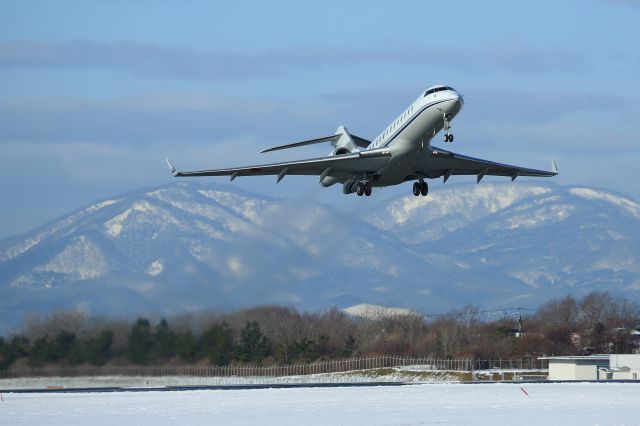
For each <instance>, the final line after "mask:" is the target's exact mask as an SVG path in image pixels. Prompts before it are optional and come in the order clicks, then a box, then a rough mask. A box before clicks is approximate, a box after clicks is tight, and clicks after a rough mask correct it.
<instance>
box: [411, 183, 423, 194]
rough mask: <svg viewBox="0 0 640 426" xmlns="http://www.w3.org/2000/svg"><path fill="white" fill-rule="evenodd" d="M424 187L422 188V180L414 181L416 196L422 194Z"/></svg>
mask: <svg viewBox="0 0 640 426" xmlns="http://www.w3.org/2000/svg"><path fill="white" fill-rule="evenodd" d="M421 190H422V188H420V182H414V183H413V195H415V196H416V197H417V196H418V195H420V192H421Z"/></svg>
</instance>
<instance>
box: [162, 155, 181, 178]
mask: <svg viewBox="0 0 640 426" xmlns="http://www.w3.org/2000/svg"><path fill="white" fill-rule="evenodd" d="M165 161H166V162H167V166H169V170H170V171H171V174H172V175H173V177H176V176H178V172H177V171H176V168H175V167H174V165H173V164H171V161H170V160H169V159H168V158H165Z"/></svg>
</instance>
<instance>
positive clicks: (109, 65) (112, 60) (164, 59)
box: [0, 40, 586, 80]
mask: <svg viewBox="0 0 640 426" xmlns="http://www.w3.org/2000/svg"><path fill="white" fill-rule="evenodd" d="M370 65H376V66H379V67H380V66H382V67H384V66H399V65H402V66H419V67H428V68H429V69H432V68H444V69H456V70H458V69H461V68H462V69H465V70H474V71H476V72H493V71H502V72H510V73H519V74H520V73H524V74H537V73H548V72H556V71H561V72H574V71H579V70H582V69H584V68H585V67H586V64H585V62H584V60H583V59H582V57H580V56H579V55H577V54H576V53H574V52H571V51H568V50H566V49H561V48H556V47H553V48H540V47H535V46H532V45H529V44H526V43H523V42H520V41H509V42H508V43H503V44H500V45H495V46H473V47H467V46H465V47H455V46H450V47H438V46H428V45H414V46H411V45H402V46H397V45H394V44H392V43H385V42H382V43H379V44H377V45H376V46H366V47H338V46H317V45H299V46H289V47H282V48H275V49H270V50H266V51H263V52H258V53H241V52H233V51H214V52H212V51H202V50H196V49H192V48H188V47H183V46H162V45H157V44H151V43H140V42H133V41H123V42H119V43H103V42H95V41H87V40H75V41H68V42H62V43H49V42H38V41H28V40H23V41H12V42H4V43H0V68H5V69H8V68H35V69H38V68H89V69H91V68H102V69H120V70H126V71H128V72H130V73H132V74H134V75H140V76H146V77H149V76H150V77H171V78H180V79H205V80H230V79H233V80H243V79H248V78H274V77H284V76H288V75H291V74H292V72H294V71H300V70H306V71H323V70H326V69H327V68H332V67H333V68H344V67H354V66H370Z"/></svg>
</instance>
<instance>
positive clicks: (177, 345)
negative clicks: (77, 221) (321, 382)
mask: <svg viewBox="0 0 640 426" xmlns="http://www.w3.org/2000/svg"><path fill="white" fill-rule="evenodd" d="M639 326H640V308H639V307H638V305H637V304H635V303H632V302H630V301H628V300H626V299H624V298H620V297H614V296H611V295H610V294H609V293H606V292H593V293H590V294H588V295H586V296H584V297H583V298H581V299H576V298H574V297H572V296H567V297H564V298H561V299H554V300H551V301H549V302H548V303H546V304H544V305H542V306H541V307H539V308H538V309H537V310H536V311H530V312H529V313H528V314H526V315H525V314H524V313H523V312H519V313H514V312H511V313H510V314H509V315H502V316H500V317H498V318H493V319H492V318H486V317H485V315H484V313H483V312H482V311H481V310H480V309H479V308H478V307H475V306H472V305H467V306H464V307H463V308H461V309H458V310H454V311H451V312H449V313H447V314H444V315H437V316H424V315H419V314H414V315H388V314H387V312H386V311H385V310H384V309H381V310H380V311H379V312H378V313H376V315H374V316H373V317H369V318H358V317H353V316H349V315H347V314H345V313H344V312H342V311H340V310H338V309H330V310H326V311H323V312H315V313H313V312H298V311H296V310H295V309H291V308H286V307H277V306H266V307H258V308H253V309H246V310H241V311H236V312H231V313H226V314H222V313H201V314H194V315H183V316H177V317H174V318H170V319H169V320H167V319H164V318H162V319H159V320H155V321H152V320H150V319H148V318H138V319H136V320H135V321H127V320H115V319H107V318H92V317H89V316H87V315H86V314H85V313H83V312H81V311H56V312H53V313H52V314H50V315H48V316H46V317H38V316H32V317H30V318H27V319H26V320H25V324H24V325H23V326H22V328H21V329H20V330H19V331H18V332H15V333H12V334H10V335H7V336H3V337H0V370H7V369H11V368H20V367H24V366H30V367H41V366H50V365H65V366H66V365H97V366H99V365H105V364H109V365H185V364H205V363H207V364H215V365H228V364H233V363H251V364H271V363H285V364H286V363H294V362H313V361H319V360H331V359H339V358H347V357H351V356H368V355H379V354H395V355H410V356H437V357H441V358H475V359H522V358H528V359H535V358H536V357H538V356H542V355H577V354H590V353H630V352H632V351H636V350H639V349H640V348H639V347H638V345H639V343H640V342H639V339H640V338H639V336H638V334H640V332H638V331H634V330H637V328H638V327H639Z"/></svg>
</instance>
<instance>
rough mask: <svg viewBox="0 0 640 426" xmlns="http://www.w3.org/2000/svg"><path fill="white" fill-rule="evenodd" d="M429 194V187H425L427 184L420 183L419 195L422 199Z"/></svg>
mask: <svg viewBox="0 0 640 426" xmlns="http://www.w3.org/2000/svg"><path fill="white" fill-rule="evenodd" d="M428 193H429V185H427V182H421V183H420V194H422V196H423V197H426V195H427V194H428Z"/></svg>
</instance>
